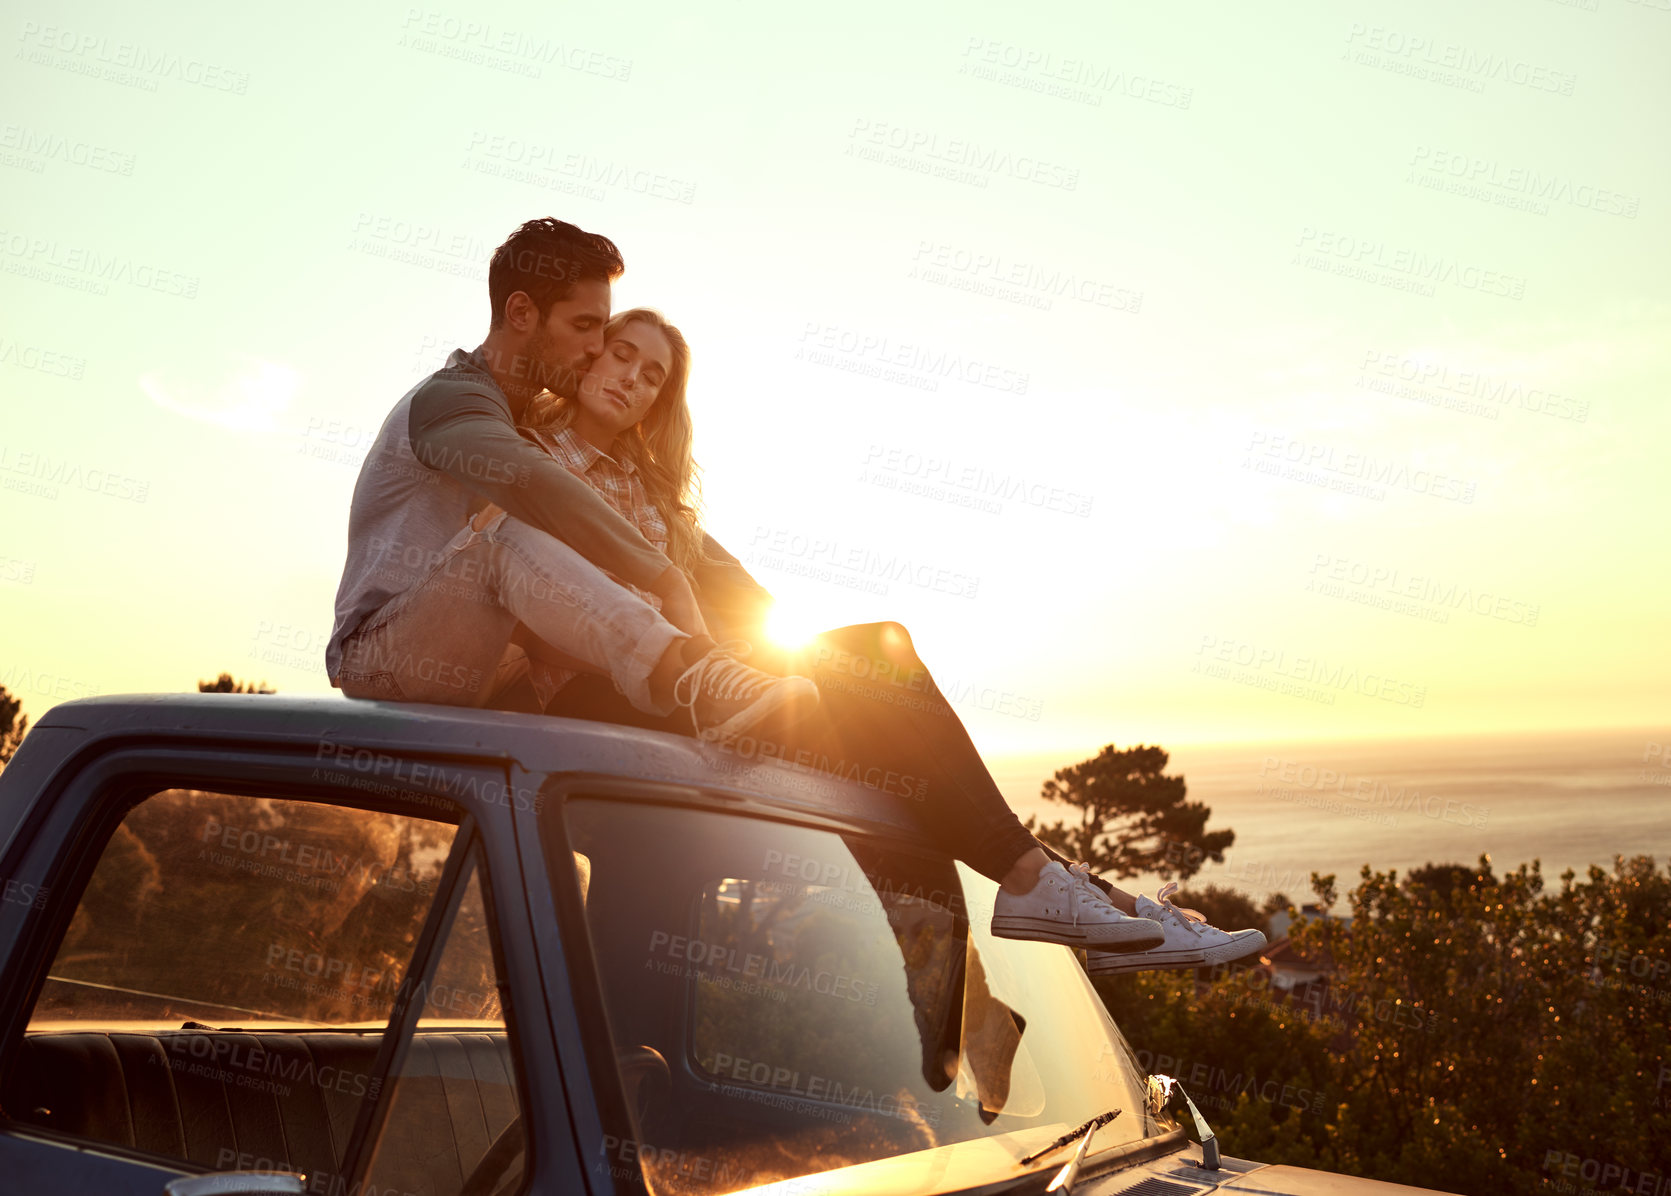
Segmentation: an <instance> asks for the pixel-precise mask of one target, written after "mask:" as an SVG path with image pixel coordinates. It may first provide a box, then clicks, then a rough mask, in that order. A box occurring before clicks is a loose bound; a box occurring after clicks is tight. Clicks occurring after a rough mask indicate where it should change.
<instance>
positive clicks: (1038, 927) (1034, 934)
mask: <svg viewBox="0 0 1671 1196" xmlns="http://www.w3.org/2000/svg"><path fill="white" fill-rule="evenodd" d="M1090 875H1091V873H1090V869H1088V868H1086V867H1085V865H1084V864H1074V865H1073V866H1072V868H1071V869H1069V868H1064V867H1062V865H1061V864H1059V863H1057V862H1056V861H1055V860H1051V861H1050V862H1049V863H1048V864H1046V865H1045V866H1044V867H1043V868H1041V869H1040V870H1039V879H1038V883H1037V884H1035V885H1034V886H1033V888H1032V891H1031V892H1028V893H1023V894H1022V895H1021V896H1019V897H1017V896H1016V895H1015V894H1013V893H1009V892H1006V891H1005V890H1004V889H999V890H998V896H997V898H996V899H995V900H994V901H993V903H992V933H993V934H994V935H995V936H997V937H998V938H1005V939H1034V940H1036V941H1038V942H1041V943H1066V944H1067V945H1068V946H1070V947H1085V948H1088V949H1089V950H1092V951H1096V952H1099V953H1100V952H1101V951H1103V950H1109V949H1112V950H1121V949H1125V950H1137V949H1140V948H1143V947H1147V946H1151V945H1154V944H1157V943H1161V942H1163V941H1165V938H1166V932H1165V930H1164V929H1163V928H1162V927H1161V925H1160V924H1159V923H1158V922H1152V921H1150V920H1149V919H1148V918H1134V917H1132V916H1130V915H1129V914H1122V913H1121V912H1120V911H1119V910H1117V909H1115V908H1114V907H1113V906H1112V905H1110V904H1109V902H1108V898H1107V897H1105V896H1103V893H1102V890H1101V889H1099V888H1097V887H1096V886H1095V885H1093V884H1092V883H1091V881H1090Z"/></svg>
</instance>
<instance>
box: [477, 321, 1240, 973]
mask: <svg viewBox="0 0 1671 1196" xmlns="http://www.w3.org/2000/svg"><path fill="white" fill-rule="evenodd" d="M689 376H690V348H689V346H688V345H687V343H686V341H685V338H684V337H683V336H682V335H681V334H680V333H679V330H678V329H677V328H675V327H674V326H673V325H672V324H670V323H669V322H668V321H667V320H666V318H665V317H663V316H662V315H661V314H660V313H659V312H656V311H654V310H651V309H648V308H634V309H632V310H630V311H624V312H621V313H619V314H618V315H615V316H614V317H613V318H611V319H610V321H609V323H608V325H607V326H606V328H605V332H604V348H603V352H602V353H601V354H600V355H599V356H598V357H597V359H596V360H594V362H593V363H592V365H591V367H590V369H589V371H588V372H587V374H586V375H585V376H584V377H583V378H582V379H581V381H580V384H579V386H578V388H577V393H576V394H575V396H574V397H573V398H559V397H557V396H555V395H550V394H547V395H542V396H541V397H540V398H538V399H536V400H535V401H534V402H533V403H531V404H529V407H528V409H527V412H526V413H525V415H524V418H523V421H522V425H521V426H522V432H523V435H524V436H526V437H528V438H529V439H531V440H533V441H534V442H535V443H537V444H539V445H540V446H541V447H543V448H545V449H546V451H547V452H549V453H550V454H551V455H552V457H553V458H554V459H556V460H557V461H558V462H559V463H561V464H562V465H563V466H564V467H565V468H567V469H568V470H570V472H572V473H574V474H575V475H576V476H577V477H579V478H581V479H582V480H584V481H585V482H586V483H587V484H588V485H590V486H591V487H592V488H593V489H594V490H595V491H596V492H597V493H598V494H599V495H600V496H602V497H603V498H604V499H605V500H607V501H608V502H609V503H610V505H611V506H612V507H614V508H615V510H616V511H618V512H619V513H620V514H621V515H622V517H623V518H625V519H627V520H628V521H629V522H631V523H633V524H634V525H635V526H636V527H637V528H638V530H639V531H640V532H641V533H642V534H643V535H644V537H645V538H646V539H647V540H649V541H650V543H652V544H654V545H656V546H657V547H658V548H660V549H661V550H662V551H663V552H665V553H666V555H667V557H668V559H669V560H670V561H671V562H672V563H673V564H674V565H676V566H677V567H678V568H679V569H680V570H681V571H682V572H684V573H685V574H686V575H687V576H690V577H691V578H692V582H693V585H692V589H693V592H694V593H695V594H696V596H697V597H698V598H699V599H700V600H701V603H702V605H703V606H705V607H707V608H709V609H710V610H713V611H724V612H725V614H726V624H727V626H728V627H732V628H735V627H738V626H741V627H745V628H747V627H752V628H756V629H757V628H758V626H759V624H760V622H761V619H762V617H763V614H764V608H765V606H766V605H769V603H770V597H769V595H767V594H766V592H765V591H764V590H763V589H761V588H760V587H759V586H758V585H757V584H756V583H755V582H754V580H753V579H752V578H751V577H749V576H748V574H747V573H746V571H744V570H743V569H742V567H741V566H740V565H738V564H737V563H736V561H735V560H734V559H732V558H730V557H729V556H728V555H726V554H724V553H723V550H720V549H719V548H718V545H717V544H715V543H714V541H713V540H711V539H710V538H708V537H707V536H705V535H704V534H703V532H702V529H701V526H700V524H699V522H698V519H697V514H696V509H695V508H696V500H695V489H696V483H695V474H696V469H695V465H694V463H693V461H692V459H691V440H692V422H691V416H690V409H689V406H688V404H687V401H686V394H685V390H686V383H687V381H688V379H689ZM502 518H503V516H502V514H501V513H499V512H498V511H497V510H495V509H493V508H489V509H488V510H486V511H484V512H483V513H482V514H481V515H479V516H477V523H478V524H479V525H480V526H484V527H485V526H491V525H492V524H493V523H495V522H496V521H498V520H500V519H502ZM615 580H616V581H617V584H620V585H622V586H625V587H626V588H627V589H629V590H631V592H633V593H635V594H637V595H638V596H640V597H641V598H642V599H643V600H644V601H645V602H646V603H647V604H649V605H651V606H655V607H657V608H658V609H660V602H659V599H658V597H657V595H655V594H652V593H647V592H645V591H643V590H640V589H638V588H637V587H633V586H630V585H628V584H627V583H625V582H619V581H618V579H615ZM698 617H699V618H700V617H701V616H700V615H699V616H698ZM700 634H707V626H706V622H705V621H704V622H703V623H702V626H701V628H700ZM519 642H520V643H522V645H523V646H524V648H526V649H527V650H528V653H529V656H530V658H531V659H532V660H533V661H534V672H535V674H536V678H537V679H536V686H535V688H536V691H537V692H538V694H539V702H540V706H541V708H543V709H545V710H546V711H547V712H548V713H552V714H572V715H575V716H579V717H589V718H609V719H616V720H619V721H627V722H634V723H637V724H639V725H649V726H659V727H662V728H663V729H671V730H676V731H682V732H684V733H687V734H688V733H689V731H690V728H689V727H688V726H687V725H685V724H684V723H683V722H680V721H678V720H677V719H674V720H657V719H653V718H652V719H646V718H645V717H644V716H643V714H642V711H641V708H640V710H638V711H635V710H634V709H633V708H632V707H631V705H630V704H629V703H627V702H625V701H623V700H622V699H621V698H620V696H619V695H617V694H615V693H612V692H610V690H609V688H608V687H607V686H606V685H604V684H601V683H600V682H601V681H602V679H601V678H599V677H597V676H596V675H595V673H589V671H588V670H587V669H585V668H584V667H577V666H576V662H574V661H572V660H571V659H568V658H566V657H565V655H564V654H563V653H560V652H552V651H551V650H550V647H549V646H548V645H544V644H542V643H541V642H540V641H538V640H537V639H536V638H534V637H531V636H523V637H521V638H520V640H519ZM751 646H752V645H751ZM759 648H760V651H759V653H758V655H760V656H766V655H769V651H768V650H766V648H765V646H764V645H759ZM774 663H775V664H776V666H777V669H778V670H779V671H783V672H787V673H789V674H790V675H791V676H793V675H796V674H804V675H806V676H807V677H810V678H811V680H812V681H813V682H814V683H815V684H816V685H817V687H818V693H819V700H818V703H817V707H816V709H815V710H812V711H811V712H810V713H807V714H805V715H804V717H803V719H802V720H801V721H799V722H798V723H797V724H795V725H793V726H787V727H786V726H784V725H783V724H782V723H781V722H780V723H779V724H778V726H779V728H780V731H779V733H780V736H781V738H780V739H779V741H777V742H775V743H771V742H770V741H769V736H768V735H767V734H764V733H762V732H761V731H758V730H756V731H753V732H751V733H750V737H751V739H752V740H753V741H754V743H755V744H756V746H757V747H758V746H760V745H762V744H769V746H767V747H766V749H765V751H766V753H767V754H773V755H780V756H782V757H784V758H787V759H794V760H796V761H798V762H803V763H804V762H807V761H811V762H812V763H813V766H814V767H824V768H826V769H828V770H829V771H832V772H834V773H835V774H836V775H842V776H847V777H857V778H858V779H860V780H861V781H862V782H863V783H867V784H871V785H873V786H874V787H877V788H880V789H882V790H883V791H885V792H890V793H893V794H895V795H896V796H899V797H900V798H902V799H906V804H907V808H910V809H913V810H914V811H916V812H917V814H918V816H919V817H918V820H919V821H920V823H921V824H922V826H923V829H924V830H925V832H926V833H927V834H928V835H929V836H930V837H931V838H932V839H933V840H934V841H936V842H938V843H939V844H940V845H941V846H942V847H944V848H945V849H946V850H947V851H948V853H949V854H951V855H953V856H955V857H956V858H958V859H961V860H963V861H964V862H966V863H967V864H969V866H970V867H972V868H974V869H975V870H976V871H978V872H981V873H982V874H983V875H986V876H988V877H990V878H991V879H993V880H995V881H997V882H999V885H1000V892H999V895H998V898H997V901H996V904H995V907H994V911H993V933H994V934H998V935H1001V936H1003V937H1009V938H1024V939H1038V940H1042V941H1047V942H1060V943H1066V944H1069V945H1071V946H1076V947H1084V948H1088V949H1091V950H1094V951H1096V952H1097V953H1098V954H1099V955H1100V956H1104V957H1105V958H1109V959H1110V961H1112V960H1113V959H1118V960H1119V961H1120V962H1121V963H1122V964H1126V965H1128V966H1125V967H1122V968H1121V969H1120V970H1139V969H1146V968H1157V967H1194V966H1201V965H1202V964H1203V963H1216V962H1222V961H1223V960H1226V959H1232V958H1242V957H1244V956H1245V955H1247V954H1249V953H1250V952H1251V951H1253V950H1256V949H1257V948H1258V946H1261V945H1263V943H1264V936H1263V935H1262V934H1260V933H1259V932H1258V931H1241V932H1238V933H1237V934H1235V935H1230V934H1226V933H1224V932H1222V931H1218V930H1216V929H1213V928H1211V927H1206V926H1204V925H1203V924H1202V923H1201V922H1200V921H1199V920H1198V919H1191V918H1187V917H1186V916H1185V915H1184V914H1183V913H1182V911H1177V910H1176V909H1175V907H1172V906H1171V905H1170V903H1168V902H1153V901H1150V900H1149V899H1148V898H1146V897H1141V898H1139V897H1134V896H1133V895H1131V894H1127V893H1125V892H1122V891H1121V890H1119V889H1116V888H1114V887H1113V886H1112V885H1109V884H1107V883H1106V882H1104V881H1102V880H1101V879H1100V878H1097V877H1092V876H1091V875H1090V874H1089V872H1088V870H1086V869H1085V868H1084V866H1083V865H1080V864H1074V863H1071V862H1070V861H1068V860H1066V859H1064V858H1063V857H1061V856H1059V855H1057V854H1056V853H1055V852H1053V851H1051V850H1050V849H1049V848H1047V847H1045V846H1044V845H1043V844H1041V843H1039V842H1038V841H1037V840H1036V839H1034V838H1033V836H1032V834H1031V833H1030V832H1028V831H1027V829H1026V828H1025V827H1024V826H1022V824H1021V823H1020V821H1019V820H1018V819H1017V818H1016V816H1015V814H1014V812H1013V811H1012V810H1011V809H1010V808H1009V804H1008V803H1007V802H1006V801H1005V800H1004V797H1003V795H1002V794H1001V793H1000V792H999V791H998V787H997V785H996V783H995V782H994V781H993V779H992V776H991V774H990V773H989V772H988V771H987V769H986V766H985V764H984V763H983V762H982V761H981V758H980V755H979V752H978V751H977V750H976V748H975V746H974V744H973V742H972V741H971V740H970V739H969V736H968V733H967V731H966V730H965V729H964V727H963V724H962V723H961V721H959V719H958V718H957V716H956V714H955V713H954V712H953V711H952V709H951V707H950V706H949V705H948V704H947V703H946V701H945V699H944V697H943V696H942V695H941V694H940V692H939V690H938V689H937V688H936V686H935V685H934V682H933V679H932V677H930V676H929V673H928V670H927V668H926V667H925V666H924V665H923V664H922V662H921V660H919V659H918V658H917V656H916V653H915V650H914V649H913V647H912V644H911V638H910V635H909V633H907V632H906V630H905V629H904V628H903V627H901V626H900V625H899V624H897V623H874V624H866V625H861V626H854V627H843V628H838V629H836V630H834V631H830V632H825V633H824V634H823V635H821V636H819V637H818V638H817V640H815V641H814V643H813V644H812V645H810V646H809V647H808V648H806V649H804V650H803V651H801V652H800V653H798V654H796V655H795V656H794V657H792V658H786V659H783V660H779V661H776V662H774ZM676 687H677V683H676ZM683 697H684V695H683V694H682V693H676V694H675V698H676V699H678V700H680V704H681V705H683V704H684V702H683V700H682V699H683ZM1139 901H1141V902H1142V903H1143V908H1142V910H1141V912H1140V910H1139V907H1138V904H1137V903H1138V902H1139ZM1175 920H1176V921H1175ZM1110 953H1112V954H1110ZM1209 956H1210V958H1209Z"/></svg>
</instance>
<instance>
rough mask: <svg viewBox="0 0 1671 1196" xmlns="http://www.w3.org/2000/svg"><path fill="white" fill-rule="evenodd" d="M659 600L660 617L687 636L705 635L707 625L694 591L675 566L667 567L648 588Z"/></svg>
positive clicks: (688, 579) (681, 571) (680, 570)
mask: <svg viewBox="0 0 1671 1196" xmlns="http://www.w3.org/2000/svg"><path fill="white" fill-rule="evenodd" d="M650 590H651V592H652V593H654V594H655V595H656V596H657V597H659V598H660V599H661V617H662V618H664V619H666V620H667V621H668V622H669V623H671V624H673V626H675V627H677V628H678V629H679V630H680V631H683V632H685V633H686V634H687V635H707V634H708V624H707V623H706V622H705V621H704V620H703V618H702V608H701V607H700V606H698V605H697V604H696V591H695V590H693V589H691V584H690V578H689V577H687V576H685V573H684V570H682V569H680V568H679V567H678V566H677V565H669V566H668V567H667V570H666V571H665V572H664V573H663V574H662V575H661V576H660V577H658V578H656V583H655V585H653V586H651V587H650Z"/></svg>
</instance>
